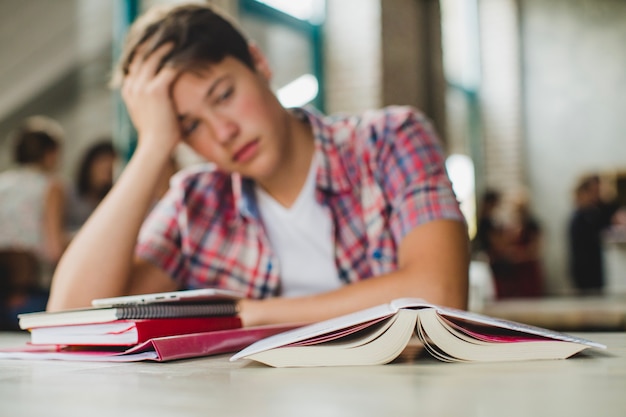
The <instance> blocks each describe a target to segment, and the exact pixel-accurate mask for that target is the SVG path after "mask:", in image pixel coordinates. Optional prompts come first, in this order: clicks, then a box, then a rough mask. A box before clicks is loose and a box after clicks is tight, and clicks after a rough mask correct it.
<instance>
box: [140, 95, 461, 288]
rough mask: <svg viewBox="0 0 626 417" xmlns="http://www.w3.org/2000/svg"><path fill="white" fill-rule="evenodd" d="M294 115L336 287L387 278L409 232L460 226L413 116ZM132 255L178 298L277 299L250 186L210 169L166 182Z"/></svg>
mask: <svg viewBox="0 0 626 417" xmlns="http://www.w3.org/2000/svg"><path fill="white" fill-rule="evenodd" d="M294 111H295V112H296V114H298V115H300V117H303V118H307V119H308V120H309V123H310V125H311V127H312V129H313V134H314V137H315V144H316V149H317V152H319V153H321V155H322V157H321V158H320V161H321V162H320V164H319V167H318V171H317V177H316V191H315V193H316V200H317V202H318V203H319V204H321V205H322V206H323V207H324V208H325V209H326V210H328V211H329V213H330V216H331V218H332V222H333V236H334V241H333V242H332V244H333V245H334V253H335V262H336V265H337V271H338V274H339V276H338V277H337V279H339V280H341V281H342V282H343V283H345V284H348V283H351V282H355V281H358V280H362V279H366V278H368V277H371V276H375V275H380V274H384V273H388V272H391V271H393V270H395V269H396V267H397V249H398V245H399V243H400V241H401V240H402V238H403V237H404V236H405V235H406V234H407V233H408V232H409V231H411V230H412V229H413V228H415V227H416V226H419V225H421V224H423V223H426V222H429V221H432V220H436V219H453V220H457V221H461V222H463V221H464V219H463V216H462V214H461V211H460V209H459V204H458V202H457V200H456V198H455V196H454V193H453V191H452V187H451V184H450V181H449V179H448V176H447V174H446V172H445V168H444V158H443V153H442V150H441V147H440V144H439V142H438V139H437V137H436V134H435V133H434V131H433V130H432V128H431V126H430V124H429V122H428V121H427V120H426V118H425V117H424V115H422V114H421V113H419V112H417V111H415V110H414V109H412V108H409V107H388V108H385V109H382V110H373V111H369V112H366V113H363V114H361V115H359V116H353V115H346V116H324V115H321V114H319V113H317V112H316V111H314V110H313V109H311V108H306V109H297V110H294ZM329 243H331V242H329ZM136 253H137V255H138V256H139V257H141V258H143V259H146V260H148V261H150V262H152V263H153V264H155V265H157V266H158V267H160V268H162V269H163V270H164V271H166V272H167V273H168V274H169V275H170V276H172V277H173V278H174V279H176V280H177V281H178V283H179V285H180V287H181V288H202V287H220V288H227V289H232V290H237V291H240V292H243V293H244V294H246V295H247V296H248V297H251V298H264V297H269V296H273V295H278V294H280V267H279V265H278V261H277V257H276V255H275V253H274V252H273V251H272V247H271V245H270V242H269V239H268V236H267V234H266V232H265V230H264V227H263V224H262V221H261V218H260V213H259V211H258V207H257V205H256V201H255V194H254V183H253V182H252V181H250V180H248V179H242V178H241V177H240V176H239V175H238V174H226V173H223V172H220V171H218V170H215V169H214V168H213V167H212V166H211V165H209V164H205V165H200V166H195V167H191V168H189V169H186V170H183V171H182V172H180V173H179V174H177V175H176V176H175V177H174V178H173V180H172V183H171V187H170V190H169V191H168V193H167V194H166V195H165V196H164V198H163V199H162V200H161V201H160V202H159V203H158V204H157V205H156V206H155V208H154V209H153V211H152V212H151V213H150V215H149V216H148V218H147V219H146V221H145V223H144V225H143V227H142V229H141V232H140V235H139V240H138V244H137V248H136Z"/></svg>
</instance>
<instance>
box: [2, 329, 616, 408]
mask: <svg viewBox="0 0 626 417" xmlns="http://www.w3.org/2000/svg"><path fill="white" fill-rule="evenodd" d="M575 334H577V335H581V336H583V337H587V338H589V339H592V340H594V341H597V342H601V343H605V344H607V345H608V346H609V349H608V350H607V351H602V352H593V353H590V354H587V355H583V356H578V357H574V358H570V359H567V360H555V361H532V362H517V363H514V362H510V363H482V364H461V363H443V362H438V361H436V360H434V359H429V358H426V357H424V358H420V359H418V360H416V361H415V362H413V363H408V364H406V363H399V364H388V365H381V366H371V367H338V368H300V369H299V368H291V369H274V368H269V367H266V366H263V365H260V364H256V363H253V362H249V361H246V360H243V361H237V362H229V361H228V357H229V355H220V356H216V357H210V358H199V359H190V360H183V361H178V362H171V363H152V362H145V363H127V364H119V363H117V364H116V363H95V362H91V363H89V362H79V363H77V362H61V361H25V360H6V359H5V360H0V416H46V417H48V416H63V417H71V416H90V417H92V416H94V417H97V416H107V417H118V416H150V417H158V416H219V417H228V416H237V417H245V416H267V417H280V416H290V417H307V416H315V417H333V416H341V417H350V416H355V417H357V416H358V417H364V416H377V417H384V416H394V417H402V416H425V417H432V416H453V417H456V416H477V417H478V416H480V417H488V416H498V417H501V416H507V417H515V416H524V417H526V416H533V417H538V416H551V417H553V416H568V417H576V416H585V417H588V416H603V417H607V416H608V417H610V416H620V417H623V416H626V333H575ZM26 340H28V336H27V335H25V334H12V333H4V334H3V333H0V347H11V346H20V345H21V344H22V343H24V342H25V341H26Z"/></svg>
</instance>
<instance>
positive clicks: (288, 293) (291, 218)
mask: <svg viewBox="0 0 626 417" xmlns="http://www.w3.org/2000/svg"><path fill="white" fill-rule="evenodd" d="M317 165H318V155H317V153H316V154H315V156H314V158H313V161H312V162H311V168H310V169H309V174H308V175H307V179H306V182H305V184H304V186H303V188H302V190H301V191H300V194H299V195H298V198H297V199H296V201H295V202H294V204H293V205H292V206H291V207H290V208H286V207H284V206H283V205H281V204H280V203H278V202H277V201H276V200H275V199H274V198H272V197H271V196H270V195H269V194H268V193H266V192H265V191H264V190H262V189H261V188H260V187H255V192H256V198H257V203H258V207H259V211H260V213H261V218H262V219H263V224H264V225H265V229H266V230H267V233H268V236H269V240H270V243H271V245H272V249H273V250H274V252H275V253H276V256H277V258H278V262H279V268H280V277H281V288H282V292H281V294H282V295H283V296H285V297H296V296H300V295H310V294H316V293H320V292H325V291H330V290H334V289H337V288H339V287H340V286H341V281H340V280H339V277H338V274H337V266H336V265H335V256H334V247H333V241H334V240H333V238H332V233H333V226H332V219H331V215H330V211H329V210H328V209H327V208H325V207H322V206H321V205H320V204H319V203H318V202H317V201H316V200H315V175H316V172H317Z"/></svg>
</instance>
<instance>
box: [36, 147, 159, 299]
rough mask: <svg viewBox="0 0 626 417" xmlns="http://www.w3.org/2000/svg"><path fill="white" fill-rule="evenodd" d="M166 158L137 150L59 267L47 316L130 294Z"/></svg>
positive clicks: (155, 153) (71, 245)
mask: <svg viewBox="0 0 626 417" xmlns="http://www.w3.org/2000/svg"><path fill="white" fill-rule="evenodd" d="M166 158H167V155H166V154H164V152H162V151H158V152H156V151H155V152H150V151H149V150H146V149H139V148H138V149H137V151H136V153H135V155H134V156H133V158H132V159H131V161H130V162H129V164H128V165H127V166H126V168H125V170H124V172H123V173H122V175H121V176H120V178H119V180H118V182H117V183H116V185H115V186H114V187H113V189H112V190H111V191H110V192H109V194H108V195H107V197H106V198H105V199H104V200H103V201H102V203H101V204H100V205H99V206H98V208H97V209H96V210H95V212H94V213H93V214H92V216H91V217H90V218H89V220H88V221H87V222H86V223H85V225H84V226H83V227H82V228H81V230H80V231H79V233H78V234H77V235H76V236H75V238H74V239H73V240H72V242H71V243H70V245H69V247H68V248H67V250H66V251H65V253H64V255H63V256H62V258H61V260H60V261H59V264H58V267H57V269H56V271H55V274H54V277H53V281H52V289H51V294H50V300H49V303H48V310H59V309H65V308H73V307H82V306H86V305H89V304H90V302H91V300H92V299H93V298H98V297H109V296H116V295H122V294H125V293H126V292H127V289H128V287H129V279H130V278H129V277H130V271H131V268H132V264H133V254H134V247H135V243H136V240H137V235H138V233H139V229H140V227H141V224H142V222H143V220H144V218H145V216H146V214H147V212H148V210H149V208H150V206H151V204H152V197H153V193H154V188H155V186H156V183H157V181H158V178H159V174H160V172H161V170H162V169H163V166H164V165H165V161H166Z"/></svg>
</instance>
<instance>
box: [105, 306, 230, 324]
mask: <svg viewBox="0 0 626 417" xmlns="http://www.w3.org/2000/svg"><path fill="white" fill-rule="evenodd" d="M115 309H116V313H117V314H116V316H117V318H118V319H120V320H124V319H162V318H178V317H212V316H235V315H237V304H236V303H234V302H228V303H210V304H207V303H204V304H165V303H163V304H149V305H136V306H120V307H115Z"/></svg>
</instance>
